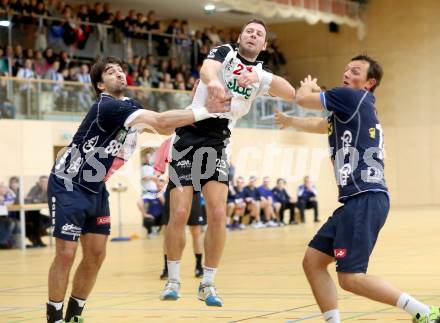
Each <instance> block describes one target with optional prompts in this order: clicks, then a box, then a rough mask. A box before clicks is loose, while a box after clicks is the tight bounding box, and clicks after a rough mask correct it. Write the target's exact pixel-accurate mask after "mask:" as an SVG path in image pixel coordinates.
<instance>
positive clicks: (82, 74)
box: [77, 64, 93, 111]
mask: <svg viewBox="0 0 440 323" xmlns="http://www.w3.org/2000/svg"><path fill="white" fill-rule="evenodd" d="M77 78H78V82H80V83H83V84H84V86H83V87H81V89H80V91H79V93H78V94H79V95H78V99H79V105H80V108H81V110H83V111H88V109H89V108H90V107H91V106H92V104H93V98H92V87H91V83H92V81H91V79H90V74H89V66H88V65H87V64H81V67H80V71H79V73H78V76H77Z"/></svg>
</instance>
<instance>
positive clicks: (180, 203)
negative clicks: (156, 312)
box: [160, 186, 194, 300]
mask: <svg viewBox="0 0 440 323" xmlns="http://www.w3.org/2000/svg"><path fill="white" fill-rule="evenodd" d="M193 191H194V190H193V187H192V186H182V187H174V188H173V189H171V191H170V219H169V221H168V225H167V230H166V232H165V240H166V248H167V267H168V282H167V284H166V285H165V288H164V290H163V291H162V293H161V295H160V298H161V300H177V299H178V298H179V288H180V260H181V259H182V253H183V249H184V248H185V244H186V235H185V226H186V223H187V222H188V217H189V213H190V211H191V204H192V198H193Z"/></svg>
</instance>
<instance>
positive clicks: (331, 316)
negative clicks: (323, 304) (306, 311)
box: [322, 309, 341, 323]
mask: <svg viewBox="0 0 440 323" xmlns="http://www.w3.org/2000/svg"><path fill="white" fill-rule="evenodd" d="M322 316H323V317H324V321H325V323H341V318H340V317H339V310H338V309H336V310H330V311H327V312H324V313H323V314H322Z"/></svg>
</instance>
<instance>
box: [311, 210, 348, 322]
mask: <svg viewBox="0 0 440 323" xmlns="http://www.w3.org/2000/svg"><path fill="white" fill-rule="evenodd" d="M344 211H345V208H344V206H342V207H340V208H338V209H337V210H336V211H335V212H334V213H333V215H332V216H331V217H330V218H329V219H328V220H327V222H326V223H325V224H324V225H323V226H322V227H321V228H320V229H319V231H318V232H317V233H316V234H315V236H314V237H313V239H312V240H311V241H310V243H309V247H308V248H307V250H306V253H305V255H304V259H303V269H304V272H305V274H306V277H307V280H308V282H309V284H310V287H311V288H312V292H313V295H314V297H315V299H316V302H317V303H318V306H319V308H320V310H321V312H322V313H323V316H324V319H325V320H326V322H328V323H339V322H340V318H339V310H338V302H337V291H336V285H335V283H334V282H333V279H332V278H331V276H330V274H329V272H328V269H327V267H328V265H329V264H330V263H332V262H333V261H334V248H335V247H334V240H335V238H336V236H337V227H338V223H339V219H340V217H341V214H343V213H344Z"/></svg>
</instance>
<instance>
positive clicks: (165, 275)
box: [160, 219, 168, 280]
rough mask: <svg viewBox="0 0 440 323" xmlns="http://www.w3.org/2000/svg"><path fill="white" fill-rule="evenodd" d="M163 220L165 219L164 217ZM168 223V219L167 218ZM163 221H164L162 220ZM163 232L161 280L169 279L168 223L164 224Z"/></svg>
mask: <svg viewBox="0 0 440 323" xmlns="http://www.w3.org/2000/svg"><path fill="white" fill-rule="evenodd" d="M162 221H163V219H162ZM166 221H167V222H166V223H168V220H166ZM162 223H163V222H162ZM162 232H163V235H164V237H163V242H162V248H163V270H162V274H160V280H168V264H167V260H168V259H167V244H166V241H165V235H166V232H167V225H166V224H163V225H162Z"/></svg>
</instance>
